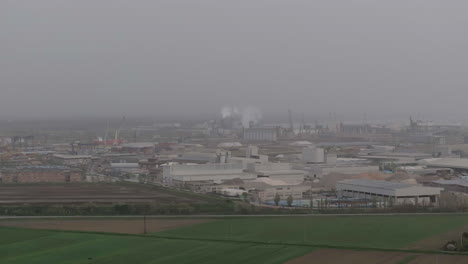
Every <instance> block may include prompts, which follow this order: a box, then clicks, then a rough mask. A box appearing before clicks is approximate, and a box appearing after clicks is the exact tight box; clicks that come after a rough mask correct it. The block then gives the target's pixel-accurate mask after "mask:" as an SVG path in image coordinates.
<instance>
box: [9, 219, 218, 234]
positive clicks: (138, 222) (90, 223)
mask: <svg viewBox="0 0 468 264" xmlns="http://www.w3.org/2000/svg"><path fill="white" fill-rule="evenodd" d="M210 221H214V220H210V219H147V220H146V228H147V232H158V231H163V230H169V229H175V228H178V227H183V226H189V225H194V224H200V223H206V222H210ZM0 226H13V227H25V228H32V229H53V230H73V231H92V232H111V233H124V234H143V233H144V227H143V217H142V218H141V219H118V220H113V219H101V220H68V219H64V220H56V219H54V220H21V221H18V220H3V221H0Z"/></svg>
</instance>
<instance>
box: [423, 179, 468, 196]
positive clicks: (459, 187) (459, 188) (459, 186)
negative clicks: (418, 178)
mask: <svg viewBox="0 0 468 264" xmlns="http://www.w3.org/2000/svg"><path fill="white" fill-rule="evenodd" d="M426 185H428V186H434V187H440V188H444V190H445V191H450V192H460V193H468V181H467V180H463V179H454V180H437V181H433V182H428V183H427V184H426Z"/></svg>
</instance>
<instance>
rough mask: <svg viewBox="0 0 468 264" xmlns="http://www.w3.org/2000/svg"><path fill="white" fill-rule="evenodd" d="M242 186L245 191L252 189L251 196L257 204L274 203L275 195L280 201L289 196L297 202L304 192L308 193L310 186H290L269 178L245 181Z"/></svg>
mask: <svg viewBox="0 0 468 264" xmlns="http://www.w3.org/2000/svg"><path fill="white" fill-rule="evenodd" d="M244 186H245V188H246V189H254V191H253V194H254V196H256V198H257V199H258V202H259V203H265V202H271V201H274V199H275V196H276V195H279V197H280V199H281V200H287V199H288V197H289V196H291V197H292V198H293V200H294V201H299V200H302V199H303V198H304V196H305V193H306V192H308V191H310V186H307V185H302V184H296V185H291V184H288V183H286V182H284V181H281V180H273V179H270V178H258V179H256V180H253V181H245V185H244Z"/></svg>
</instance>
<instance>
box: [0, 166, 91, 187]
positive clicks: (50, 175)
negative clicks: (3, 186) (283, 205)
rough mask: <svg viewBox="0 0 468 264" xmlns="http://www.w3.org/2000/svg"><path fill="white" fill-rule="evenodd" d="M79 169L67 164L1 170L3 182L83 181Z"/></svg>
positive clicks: (0, 175)
mask: <svg viewBox="0 0 468 264" xmlns="http://www.w3.org/2000/svg"><path fill="white" fill-rule="evenodd" d="M82 180H83V177H82V175H81V172H80V171H79V170H75V169H72V168H69V167H65V166H18V167H14V168H4V169H1V170H0V182H2V183H35V182H81V181H82Z"/></svg>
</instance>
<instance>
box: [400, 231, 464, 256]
mask: <svg viewBox="0 0 468 264" xmlns="http://www.w3.org/2000/svg"><path fill="white" fill-rule="evenodd" d="M463 232H468V225H465V226H463V227H460V228H456V229H454V230H451V231H450V232H446V233H443V234H439V235H436V236H431V237H428V238H425V239H423V240H420V241H418V242H416V243H414V244H412V245H410V246H409V247H408V248H409V249H421V250H440V249H441V248H442V247H443V246H444V244H445V243H447V242H448V241H450V240H459V239H460V235H461V234H462V233H463Z"/></svg>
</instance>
